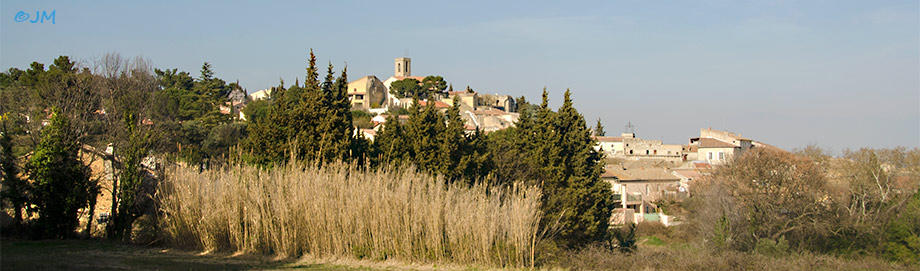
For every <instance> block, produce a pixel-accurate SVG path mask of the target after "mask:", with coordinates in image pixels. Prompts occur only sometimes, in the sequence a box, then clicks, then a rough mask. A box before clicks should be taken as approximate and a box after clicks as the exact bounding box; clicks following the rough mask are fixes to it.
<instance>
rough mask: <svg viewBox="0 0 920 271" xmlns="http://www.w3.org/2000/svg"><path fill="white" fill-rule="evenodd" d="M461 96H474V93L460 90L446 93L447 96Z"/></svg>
mask: <svg viewBox="0 0 920 271" xmlns="http://www.w3.org/2000/svg"><path fill="white" fill-rule="evenodd" d="M463 94H476V92H473V93H469V92H466V91H465V90H461V91H448V92H447V95H463Z"/></svg>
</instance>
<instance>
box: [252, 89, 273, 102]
mask: <svg viewBox="0 0 920 271" xmlns="http://www.w3.org/2000/svg"><path fill="white" fill-rule="evenodd" d="M271 96H272V89H271V88H267V89H263V90H259V91H256V92H253V93H252V94H249V100H250V101H258V100H265V99H269V98H271Z"/></svg>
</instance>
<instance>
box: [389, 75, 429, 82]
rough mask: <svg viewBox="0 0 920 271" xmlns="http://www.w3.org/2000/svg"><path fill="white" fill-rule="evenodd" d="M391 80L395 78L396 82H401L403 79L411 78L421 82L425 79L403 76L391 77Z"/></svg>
mask: <svg viewBox="0 0 920 271" xmlns="http://www.w3.org/2000/svg"><path fill="white" fill-rule="evenodd" d="M393 78H396V80H403V79H406V78H412V79H415V80H418V81H419V82H421V81H422V80H424V79H425V77H421V76H409V77H404V76H393Z"/></svg>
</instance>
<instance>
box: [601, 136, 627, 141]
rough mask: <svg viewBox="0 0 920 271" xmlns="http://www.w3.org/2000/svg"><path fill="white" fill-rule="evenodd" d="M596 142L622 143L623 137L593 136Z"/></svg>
mask: <svg viewBox="0 0 920 271" xmlns="http://www.w3.org/2000/svg"><path fill="white" fill-rule="evenodd" d="M594 138H595V139H597V141H598V142H623V137H620V136H595V137H594Z"/></svg>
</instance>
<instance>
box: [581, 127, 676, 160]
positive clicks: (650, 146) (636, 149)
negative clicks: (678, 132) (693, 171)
mask: <svg viewBox="0 0 920 271" xmlns="http://www.w3.org/2000/svg"><path fill="white" fill-rule="evenodd" d="M595 139H597V145H595V147H594V148H595V149H597V150H600V149H603V151H604V154H605V155H606V156H607V157H608V158H621V159H627V160H631V161H638V160H663V161H669V162H679V161H682V156H681V152H682V149H683V146H681V145H672V144H663V143H662V142H661V140H650V139H641V138H637V137H636V134H635V133H622V134H621V135H620V136H619V137H606V136H601V137H595Z"/></svg>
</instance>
